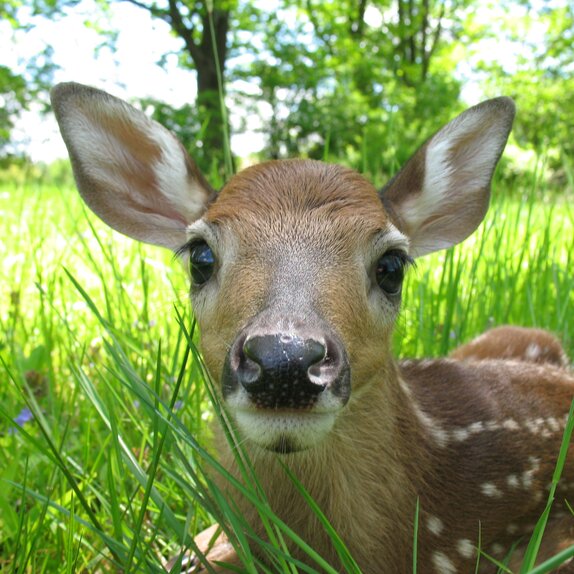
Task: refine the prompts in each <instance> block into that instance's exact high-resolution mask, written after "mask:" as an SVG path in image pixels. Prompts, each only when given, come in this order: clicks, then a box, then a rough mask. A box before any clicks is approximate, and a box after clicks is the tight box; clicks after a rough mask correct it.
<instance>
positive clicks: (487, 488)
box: [480, 482, 502, 498]
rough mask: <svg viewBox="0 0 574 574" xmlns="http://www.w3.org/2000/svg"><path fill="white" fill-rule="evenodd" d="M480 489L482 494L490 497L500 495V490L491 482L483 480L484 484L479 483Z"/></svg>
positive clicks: (499, 496)
mask: <svg viewBox="0 0 574 574" xmlns="http://www.w3.org/2000/svg"><path fill="white" fill-rule="evenodd" d="M480 490H481V491H482V494H484V495H485V496H489V497H490V498H501V497H502V491H501V490H500V489H499V488H498V486H496V484H494V483H493V482H485V483H484V484H481V485H480Z"/></svg>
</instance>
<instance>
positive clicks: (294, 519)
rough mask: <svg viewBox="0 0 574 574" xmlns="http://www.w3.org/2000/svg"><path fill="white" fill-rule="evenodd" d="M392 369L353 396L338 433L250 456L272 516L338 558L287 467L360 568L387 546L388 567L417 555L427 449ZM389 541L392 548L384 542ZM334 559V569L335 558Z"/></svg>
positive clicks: (253, 517)
mask: <svg viewBox="0 0 574 574" xmlns="http://www.w3.org/2000/svg"><path fill="white" fill-rule="evenodd" d="M387 364H388V367H386V368H385V369H384V373H383V374H382V376H381V373H380V372H379V375H378V377H373V379H372V380H370V381H369V382H368V383H366V384H363V385H360V386H359V388H357V390H356V392H355V391H354V392H353V395H352V399H351V400H350V401H349V403H348V405H347V407H346V409H345V411H344V412H343V413H341V415H340V416H339V418H338V420H337V423H336V425H335V427H334V429H333V431H332V432H331V433H330V434H329V436H328V437H327V438H326V439H325V440H324V441H322V442H321V443H320V444H318V445H317V446H316V447H315V448H313V449H309V450H307V451H302V452H297V453H293V454H288V455H277V454H274V453H269V452H267V451H263V450H261V449H257V450H253V451H250V452H248V454H249V455H250V458H251V460H252V463H253V466H254V468H255V471H256V474H257V477H258V479H259V481H260V483H261V485H262V486H263V489H264V491H265V493H266V495H267V497H268V500H269V502H270V504H271V506H272V508H273V509H274V511H275V512H276V513H277V514H278V515H279V516H280V517H281V518H282V519H283V520H285V521H286V522H287V523H288V524H289V525H290V526H291V527H292V528H293V529H294V530H295V531H296V532H298V533H299V534H300V535H301V536H302V537H303V538H304V539H306V540H307V541H308V542H309V543H310V544H311V545H312V546H313V547H315V548H318V549H320V551H321V552H323V555H324V556H325V557H329V556H330V555H331V554H332V552H331V545H330V542H329V540H328V537H327V536H326V535H325V534H324V529H323V527H322V526H321V525H320V524H319V522H318V521H317V519H316V517H315V516H314V514H313V511H312V510H311V509H310V507H309V506H308V504H307V503H306V502H305V500H304V498H303V496H302V495H301V494H300V493H299V492H298V490H297V487H296V486H295V485H294V484H293V483H292V481H291V479H290V478H289V477H288V476H287V475H286V472H285V467H287V468H289V470H290V471H291V472H292V473H293V474H294V475H295V476H296V477H297V479H298V481H300V483H301V484H302V486H303V487H304V488H305V489H306V490H307V492H308V493H309V494H310V495H311V497H312V498H313V499H314V500H315V502H317V504H318V505H319V507H320V508H321V510H322V511H323V512H324V513H325V515H326V516H327V518H328V519H329V521H330V522H331V524H332V525H333V526H334V528H335V530H336V531H337V532H338V533H339V535H340V536H341V538H342V539H343V540H344V541H345V542H346V543H347V544H348V546H349V548H350V550H351V551H352V554H353V556H355V558H356V559H357V560H358V562H359V564H361V563H363V564H365V563H367V564H368V563H369V561H372V559H373V555H376V554H377V552H376V550H377V548H378V549H380V548H387V549H388V554H387V555H385V556H382V555H381V560H384V561H386V562H383V564H385V565H386V566H388V564H393V563H394V564H397V567H399V565H400V564H402V560H403V559H404V556H410V555H411V554H410V544H411V539H412V517H414V512H415V505H416V500H417V494H418V493H417V486H416V485H417V484H420V482H419V480H418V478H417V477H419V476H420V474H421V473H422V472H424V466H426V465H423V464H421V462H422V461H424V460H425V458H426V457H427V456H428V455H427V454H426V453H425V449H424V447H421V445H423V444H424V442H425V440H424V436H423V432H422V430H421V429H419V427H417V425H416V424H415V425H413V420H416V419H415V416H414V413H413V412H412V407H411V404H410V402H409V397H408V396H407V394H406V392H405V389H404V388H403V386H402V385H401V383H400V380H399V377H398V367H397V366H396V365H395V363H394V362H390V363H387ZM366 421H368V423H366ZM419 433H420V434H419ZM418 449H421V452H418ZM226 451H227V455H226V457H225V458H226V460H225V463H226V464H227V466H228V467H229V468H232V469H233V468H234V467H235V463H234V461H233V455H232V454H231V452H230V450H229V449H226ZM413 451H416V452H413ZM220 452H221V451H220ZM278 485H279V486H278ZM359 493H360V494H359ZM244 504H245V501H244V502H243V503H240V505H241V506H243V505H244ZM243 511H244V514H245V516H246V517H247V519H248V521H249V522H251V523H252V524H256V523H257V521H258V517H257V514H256V512H255V511H254V509H252V508H250V505H249V504H245V508H244V509H243ZM397 529H403V536H401V537H397ZM387 537H388V540H389V544H382V542H384V541H385V539H386V538H387ZM398 539H400V540H401V541H402V543H400V542H399V543H397V540H398ZM391 541H392V543H391ZM378 554H379V555H380V554H381V553H380V551H379V552H378ZM361 556H364V558H363V560H361ZM331 558H332V560H334V562H333V563H336V560H337V558H336V557H333V556H332V557H331Z"/></svg>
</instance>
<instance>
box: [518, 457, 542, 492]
mask: <svg viewBox="0 0 574 574" xmlns="http://www.w3.org/2000/svg"><path fill="white" fill-rule="evenodd" d="M528 462H529V463H530V468H529V469H528V470H526V471H524V472H523V473H522V479H521V481H522V486H523V487H524V488H526V489H529V488H532V485H533V483H534V475H535V474H536V473H537V472H538V471H539V470H540V459H539V458H538V457H536V456H530V457H528Z"/></svg>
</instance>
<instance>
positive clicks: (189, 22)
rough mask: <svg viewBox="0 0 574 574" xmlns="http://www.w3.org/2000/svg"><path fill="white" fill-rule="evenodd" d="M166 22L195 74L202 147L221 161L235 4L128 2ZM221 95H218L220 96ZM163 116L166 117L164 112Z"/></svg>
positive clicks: (217, 0)
mask: <svg viewBox="0 0 574 574" xmlns="http://www.w3.org/2000/svg"><path fill="white" fill-rule="evenodd" d="M127 1H128V2H130V3H131V4H134V5H135V6H138V7H139V8H142V9H144V10H147V11H148V12H149V13H150V14H151V15H152V16H154V17H155V18H159V19H161V20H164V21H165V22H167V23H168V24H169V25H170V26H171V29H172V31H173V32H174V34H176V35H177V36H178V37H179V38H181V40H182V41H183V45H184V49H185V52H184V53H183V54H182V55H181V57H180V60H181V62H182V64H183V65H185V66H189V67H192V68H193V69H195V72H196V74H197V102H196V109H197V113H198V114H199V116H200V117H202V118H203V122H204V124H203V138H202V139H203V142H202V143H203V146H204V148H205V149H207V150H210V152H212V153H213V154H215V155H216V156H217V157H218V158H222V157H223V155H224V154H223V152H224V149H225V147H226V146H227V145H228V144H227V141H226V139H227V138H226V135H225V134H226V133H227V131H228V128H227V126H226V114H225V104H224V103H222V97H223V95H224V93H225V92H224V90H225V84H226V82H225V75H226V69H225V68H226V62H227V57H228V53H229V38H228V35H229V30H230V21H231V17H232V12H233V11H235V10H237V2H236V1H235V0H211V1H210V0H196V1H193V0H183V1H179V0H168V3H167V6H165V5H164V3H161V4H160V3H158V2H148V3H146V2H144V1H143V0H127ZM220 94H221V95H220ZM163 111H164V115H165V111H166V110H165V109H164V110H163Z"/></svg>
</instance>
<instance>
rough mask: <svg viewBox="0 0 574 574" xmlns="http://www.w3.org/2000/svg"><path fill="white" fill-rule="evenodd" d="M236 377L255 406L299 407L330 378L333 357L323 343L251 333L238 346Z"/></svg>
mask: <svg viewBox="0 0 574 574" xmlns="http://www.w3.org/2000/svg"><path fill="white" fill-rule="evenodd" d="M239 354H240V356H239V361H237V363H236V364H237V365H238V367H237V373H236V376H237V380H238V382H239V383H240V384H241V386H242V387H243V388H244V389H245V390H246V391H247V393H249V395H250V396H251V399H252V400H253V401H254V402H255V403H256V404H257V405H258V406H264V407H267V408H301V407H304V406H307V405H310V404H312V403H313V401H314V400H315V398H316V397H317V395H319V394H320V393H322V392H323V391H324V390H325V389H326V388H327V387H328V386H329V384H330V382H331V380H332V378H333V377H332V375H331V371H332V367H333V366H334V365H333V362H334V358H333V357H331V356H329V354H328V352H327V344H326V342H325V343H324V342H322V341H318V340H316V339H313V338H303V337H300V336H297V335H292V334H285V333H275V334H269V335H257V336H250V337H247V338H246V339H245V342H244V343H243V345H242V347H241V346H240V348H239Z"/></svg>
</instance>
